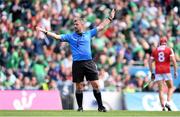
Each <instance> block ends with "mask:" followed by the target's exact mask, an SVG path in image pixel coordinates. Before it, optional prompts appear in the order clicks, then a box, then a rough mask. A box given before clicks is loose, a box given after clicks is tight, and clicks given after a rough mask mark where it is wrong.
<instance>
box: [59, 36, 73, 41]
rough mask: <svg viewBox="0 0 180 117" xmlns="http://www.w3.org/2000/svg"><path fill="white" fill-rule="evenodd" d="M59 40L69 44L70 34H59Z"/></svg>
mask: <svg viewBox="0 0 180 117" xmlns="http://www.w3.org/2000/svg"><path fill="white" fill-rule="evenodd" d="M59 38H60V41H62V42H69V40H70V39H71V34H61V35H60V37H59Z"/></svg>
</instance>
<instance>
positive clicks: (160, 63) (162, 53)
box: [149, 37, 177, 111]
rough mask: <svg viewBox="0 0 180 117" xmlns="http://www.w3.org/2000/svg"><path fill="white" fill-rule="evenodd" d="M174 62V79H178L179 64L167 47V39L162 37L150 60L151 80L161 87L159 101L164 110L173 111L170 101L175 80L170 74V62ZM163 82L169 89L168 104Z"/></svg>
mask: <svg viewBox="0 0 180 117" xmlns="http://www.w3.org/2000/svg"><path fill="white" fill-rule="evenodd" d="M171 60H172V62H173V66H174V78H177V64H176V59H175V56H174V52H173V50H172V49H171V48H170V47H167V38H166V37H162V38H161V39H160V43H159V46H158V47H157V48H155V49H154V50H152V53H151V57H150V60H149V67H150V72H151V79H152V80H154V81H155V82H157V83H158V87H159V99H160V102H161V106H162V110H163V111H165V108H167V109H168V111H171V108H170V101H171V97H172V94H173V91H174V87H173V80H172V76H171V73H170V62H171ZM153 61H155V74H154V72H153V70H152V69H153V67H152V66H153V65H152V64H153ZM163 81H165V82H166V84H167V87H168V92H167V102H166V104H165V103H164V97H163V95H164V92H163Z"/></svg>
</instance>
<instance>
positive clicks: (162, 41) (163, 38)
mask: <svg viewBox="0 0 180 117" xmlns="http://www.w3.org/2000/svg"><path fill="white" fill-rule="evenodd" d="M166 43H167V38H166V37H162V38H161V39H160V45H164V44H166Z"/></svg>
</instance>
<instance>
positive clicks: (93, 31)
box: [89, 28, 97, 37]
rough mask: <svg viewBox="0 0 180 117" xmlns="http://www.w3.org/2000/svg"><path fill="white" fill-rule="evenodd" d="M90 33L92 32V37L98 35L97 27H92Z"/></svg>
mask: <svg viewBox="0 0 180 117" xmlns="http://www.w3.org/2000/svg"><path fill="white" fill-rule="evenodd" d="M89 33H90V35H91V37H94V36H96V35H97V28H93V29H91V30H90V31H89Z"/></svg>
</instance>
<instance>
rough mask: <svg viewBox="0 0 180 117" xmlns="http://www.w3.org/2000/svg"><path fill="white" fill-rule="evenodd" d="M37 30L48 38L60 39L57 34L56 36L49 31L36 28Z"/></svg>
mask: <svg viewBox="0 0 180 117" xmlns="http://www.w3.org/2000/svg"><path fill="white" fill-rule="evenodd" d="M36 30H38V31H41V32H43V33H44V34H46V35H48V36H50V37H52V38H54V39H60V35H57V34H55V33H53V32H49V31H47V30H45V29H43V28H41V27H36Z"/></svg>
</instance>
